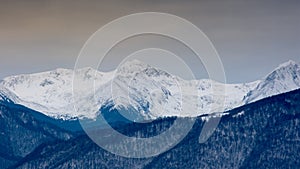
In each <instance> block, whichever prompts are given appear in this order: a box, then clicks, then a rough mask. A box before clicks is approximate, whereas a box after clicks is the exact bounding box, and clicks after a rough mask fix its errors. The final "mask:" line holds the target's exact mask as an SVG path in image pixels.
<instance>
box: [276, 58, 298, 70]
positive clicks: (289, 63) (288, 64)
mask: <svg viewBox="0 0 300 169" xmlns="http://www.w3.org/2000/svg"><path fill="white" fill-rule="evenodd" d="M291 66H298V63H297V62H295V61H293V60H288V61H287V62H284V63H281V64H280V65H279V66H278V67H277V68H276V69H280V68H285V67H291ZM276 69H275V70H276Z"/></svg>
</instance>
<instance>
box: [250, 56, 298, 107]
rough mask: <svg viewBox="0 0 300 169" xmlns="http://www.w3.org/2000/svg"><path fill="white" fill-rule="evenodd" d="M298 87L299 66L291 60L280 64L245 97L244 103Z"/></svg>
mask: <svg viewBox="0 0 300 169" xmlns="http://www.w3.org/2000/svg"><path fill="white" fill-rule="evenodd" d="M298 88H300V67H299V65H298V64H297V63H296V62H295V61H292V60H289V61H287V62H285V63H283V64H280V65H279V66H278V67H277V68H276V69H275V70H274V71H272V72H271V73H269V74H268V75H267V76H266V77H265V78H264V79H262V80H261V82H260V83H259V84H258V85H257V87H256V88H255V89H253V90H252V91H250V92H249V93H248V94H247V96H246V97H245V99H244V100H245V103H249V102H254V101H257V100H260V99H262V98H265V97H269V96H273V95H277V94H280V93H284V92H288V91H291V90H295V89H298Z"/></svg>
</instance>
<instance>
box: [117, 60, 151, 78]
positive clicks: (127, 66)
mask: <svg viewBox="0 0 300 169" xmlns="http://www.w3.org/2000/svg"><path fill="white" fill-rule="evenodd" d="M149 67H150V65H148V64H146V63H143V62H141V61H139V60H136V59H134V60H129V61H125V62H123V63H121V64H120V65H119V67H118V68H117V70H116V71H117V73H118V74H123V75H126V74H132V73H136V72H140V71H143V70H145V69H147V68H149Z"/></svg>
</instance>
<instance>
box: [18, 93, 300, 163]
mask: <svg viewBox="0 0 300 169" xmlns="http://www.w3.org/2000/svg"><path fill="white" fill-rule="evenodd" d="M299 103H300V90H296V91H292V92H289V93H285V94H281V95H278V96H274V97H271V98H267V99H263V100H261V101H258V102H255V103H252V104H249V105H245V106H242V107H239V108H236V109H234V110H231V111H229V112H226V113H225V114H224V116H223V118H222V119H221V122H220V124H219V126H218V128H217V129H216V131H215V132H214V133H213V135H212V136H211V137H210V138H209V139H208V141H207V142H205V143H203V144H199V142H198V139H199V133H200V131H201V128H202V126H203V119H205V118H202V117H199V118H198V119H197V121H196V123H195V125H194V127H193V129H192V130H191V132H190V133H189V134H188V135H187V137H186V138H185V139H184V140H182V141H181V142H180V143H179V144H178V145H177V146H175V147H174V148H172V149H171V150H169V151H167V152H165V153H163V154H160V155H158V156H156V157H152V158H147V159H134V158H123V157H120V156H116V155H113V154H111V153H109V152H106V151H105V150H103V149H101V148H99V147H98V146H97V145H96V144H94V143H93V142H92V141H91V140H89V139H88V138H87V137H86V136H81V137H78V138H76V139H73V140H71V141H67V142H58V143H56V144H47V145H43V146H41V147H39V148H38V149H36V150H35V151H34V153H31V154H30V155H28V156H27V157H26V158H24V159H23V160H21V161H20V163H18V164H17V166H15V167H18V168H38V167H40V166H43V167H44V168H47V167H49V168H54V167H55V168H71V167H75V168H133V167H134V168H298V166H299V165H300V163H299V160H298V159H299V157H300V155H299V151H300V144H299V143H300V142H299V140H300V125H299V122H300V111H299V110H300V104H299ZM211 118H213V117H211ZM206 119H207V118H206ZM172 122H173V120H172V119H170V118H165V119H161V120H156V121H153V122H151V123H147V124H142V125H144V127H140V126H139V125H138V126H134V125H128V126H127V127H124V128H123V131H124V133H125V134H126V135H130V136H132V135H134V133H139V135H142V136H147V135H148V134H149V131H147V126H148V129H153V128H156V129H159V130H157V132H161V131H163V130H165V129H166V128H168V127H169V126H170V125H172ZM155 126H156V127H155Z"/></svg>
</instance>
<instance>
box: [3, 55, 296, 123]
mask: <svg viewBox="0 0 300 169" xmlns="http://www.w3.org/2000/svg"><path fill="white" fill-rule="evenodd" d="M74 77H76V79H74ZM73 82H74V83H76V86H79V87H77V88H76V91H74V87H73V85H74V84H73ZM91 83H93V84H94V85H93V88H87V86H91V85H90V84H91ZM298 88H300V66H299V65H298V64H297V63H296V62H294V61H288V62H286V63H283V64H281V65H279V66H278V67H277V68H276V69H275V70H274V71H272V72H271V73H269V74H268V75H267V76H265V77H264V78H262V79H261V80H257V81H254V82H250V83H241V84H222V83H219V82H217V81H213V80H210V79H200V80H191V81H187V80H184V79H181V78H180V77H176V76H174V75H171V74H170V73H168V72H166V71H164V70H161V69H158V68H155V67H152V66H150V65H147V64H145V63H142V62H140V61H137V60H133V61H128V62H126V63H125V64H123V65H121V67H119V68H118V69H117V70H115V71H112V72H99V71H97V70H95V69H92V68H82V69H79V70H75V71H74V70H69V69H56V70H54V71H48V72H42V73H35V74H23V75H17V76H10V77H7V78H4V79H3V80H2V81H1V82H0V96H2V97H1V98H3V99H5V98H9V100H11V101H13V102H14V103H17V104H21V105H24V106H26V107H28V108H31V109H33V110H36V111H39V112H42V113H44V114H45V115H47V116H50V117H54V118H58V119H76V118H89V119H93V118H95V117H96V116H97V114H99V110H100V109H101V107H102V106H105V105H106V104H108V103H113V104H114V107H115V108H117V109H124V108H125V109H134V110H137V112H138V114H135V115H127V116H128V117H130V118H131V120H132V121H139V120H149V119H156V118H158V117H170V116H180V117H195V116H199V115H202V114H210V113H214V112H216V111H218V112H223V111H226V110H230V109H233V108H235V107H239V106H241V105H244V104H247V103H251V102H254V101H257V100H260V99H263V98H266V97H270V96H273V95H276V94H280V93H285V92H288V91H291V90H295V89H298ZM111 91H112V92H111ZM74 93H76V94H77V95H79V96H80V97H79V98H78V99H76V97H73V94H74ZM1 98H0V99H1ZM74 104H75V105H76V108H77V109H75V108H74ZM216 107H217V108H216Z"/></svg>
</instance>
